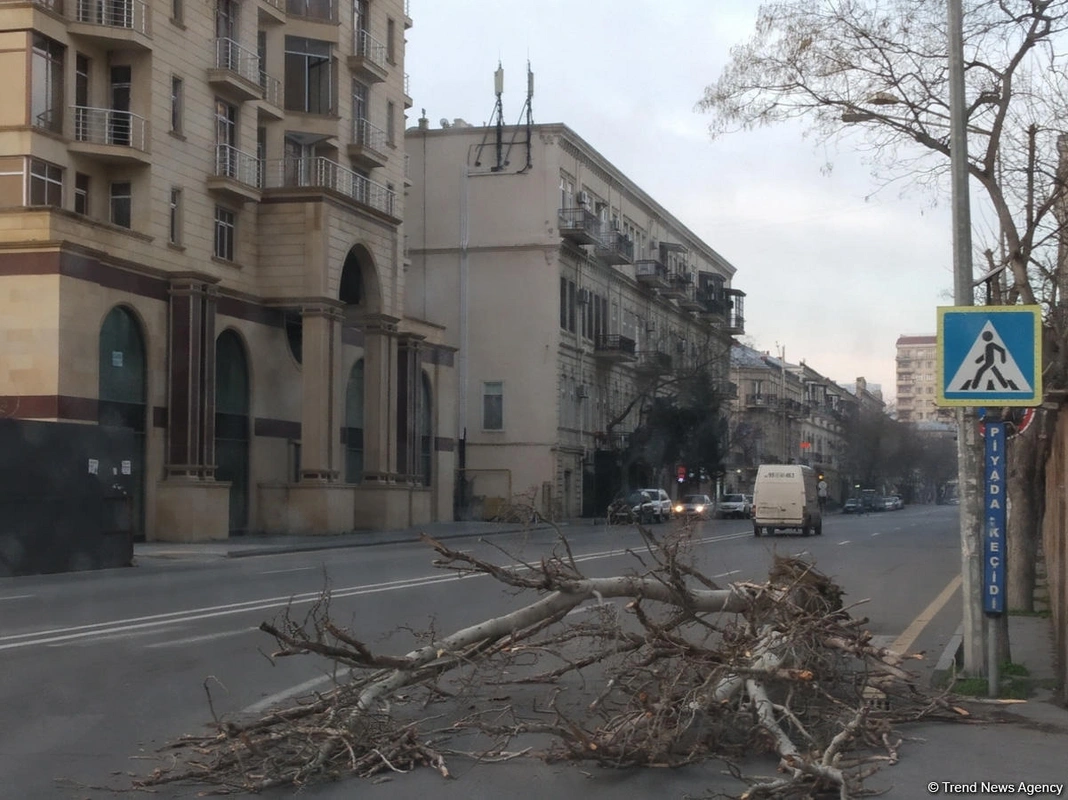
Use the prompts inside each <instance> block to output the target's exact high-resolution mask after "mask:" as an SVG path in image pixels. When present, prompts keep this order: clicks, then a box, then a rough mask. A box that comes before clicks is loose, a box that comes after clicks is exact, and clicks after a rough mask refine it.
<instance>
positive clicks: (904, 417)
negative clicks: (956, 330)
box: [897, 336, 954, 423]
mask: <svg viewBox="0 0 1068 800" xmlns="http://www.w3.org/2000/svg"><path fill="white" fill-rule="evenodd" d="M937 347H938V339H937V337H935V336H899V337H898V339H897V418H898V420H900V421H901V422H943V423H946V422H948V423H952V422H953V420H954V416H953V409H951V408H939V407H938V406H936V405H935V400H936V398H937V397H938V377H937V350H936V348H937Z"/></svg>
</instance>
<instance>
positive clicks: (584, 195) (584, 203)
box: [578, 192, 590, 208]
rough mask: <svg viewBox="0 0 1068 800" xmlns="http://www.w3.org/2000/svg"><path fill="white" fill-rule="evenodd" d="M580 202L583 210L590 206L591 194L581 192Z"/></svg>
mask: <svg viewBox="0 0 1068 800" xmlns="http://www.w3.org/2000/svg"><path fill="white" fill-rule="evenodd" d="M578 202H579V205H580V206H582V207H583V208H586V207H587V206H588V205H589V204H590V195H589V193H588V192H579V193H578Z"/></svg>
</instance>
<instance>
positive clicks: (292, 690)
mask: <svg viewBox="0 0 1068 800" xmlns="http://www.w3.org/2000/svg"><path fill="white" fill-rule="evenodd" d="M350 672H352V670H350V669H346V670H342V671H341V672H339V673H338V674H337V680H338V681H341V680H343V679H344V678H347V677H348V675H349V673H350ZM332 680H334V676H333V675H320V676H319V677H318V678H312V679H311V680H307V681H304V683H298V684H297V685H296V686H290V687H289V688H288V689H283V690H282V691H280V692H275V693H274V694H272V695H269V696H267V697H265V698H263V699H262V700H260V701H258V702H255V703H253V704H252V705H250V706H246V707H245V708H243V709H242V710H241V713H242V714H259V713H260V712H262V711H266V710H267V709H268V708H271V707H272V706H276V705H278V704H279V703H281V702H282V701H283V700H288V699H289V698H290V697H295V696H296V695H301V694H307V693H308V692H310V691H311V690H312V689H314V688H315V687H316V686H318V685H319V684H322V683H329V682H330V681H332Z"/></svg>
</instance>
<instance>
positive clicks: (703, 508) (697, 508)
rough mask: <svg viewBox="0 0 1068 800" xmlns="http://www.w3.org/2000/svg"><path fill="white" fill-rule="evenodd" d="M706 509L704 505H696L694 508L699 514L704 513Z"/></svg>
mask: <svg viewBox="0 0 1068 800" xmlns="http://www.w3.org/2000/svg"><path fill="white" fill-rule="evenodd" d="M704 510H705V507H704V506H696V507H695V508H694V511H696V512H697V513H698V514H700V513H702V512H703V511H704Z"/></svg>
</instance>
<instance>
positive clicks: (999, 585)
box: [983, 422, 1008, 614]
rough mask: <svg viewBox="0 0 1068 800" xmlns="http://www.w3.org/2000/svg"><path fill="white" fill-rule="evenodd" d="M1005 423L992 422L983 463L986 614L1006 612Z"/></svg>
mask: <svg viewBox="0 0 1068 800" xmlns="http://www.w3.org/2000/svg"><path fill="white" fill-rule="evenodd" d="M1006 467H1007V465H1006V464H1005V423H1004V422H988V423H987V425H986V447H985V453H984V463H983V488H984V491H983V522H984V535H983V611H985V612H986V613H987V614H1001V613H1003V612H1004V611H1005V556H1006V547H1005V505H1006V501H1007V500H1008V497H1007V496H1006V493H1005V489H1006V486H1007V483H1006V480H1005V478H1006Z"/></svg>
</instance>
